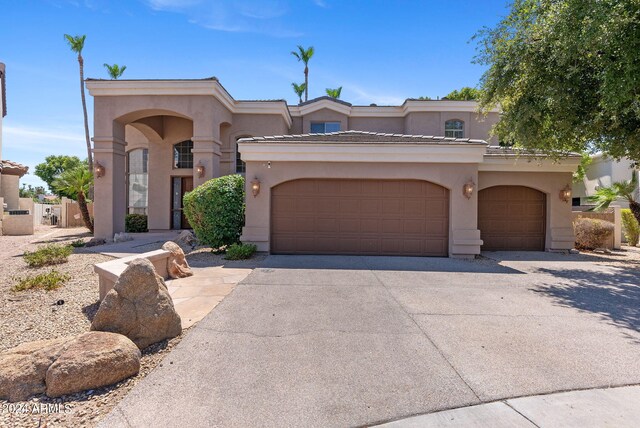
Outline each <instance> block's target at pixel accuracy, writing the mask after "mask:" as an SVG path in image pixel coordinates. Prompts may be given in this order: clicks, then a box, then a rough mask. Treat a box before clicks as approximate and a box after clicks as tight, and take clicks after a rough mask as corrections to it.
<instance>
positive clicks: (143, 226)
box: [124, 214, 149, 233]
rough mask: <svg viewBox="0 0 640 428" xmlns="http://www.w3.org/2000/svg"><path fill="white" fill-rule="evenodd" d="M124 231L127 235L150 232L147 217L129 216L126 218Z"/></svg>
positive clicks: (140, 215) (142, 215)
mask: <svg viewBox="0 0 640 428" xmlns="http://www.w3.org/2000/svg"><path fill="white" fill-rule="evenodd" d="M124 231H125V232H127V233H142V232H148V231H149V229H148V228H147V216H146V215H144V214H127V215H126V217H125V218H124Z"/></svg>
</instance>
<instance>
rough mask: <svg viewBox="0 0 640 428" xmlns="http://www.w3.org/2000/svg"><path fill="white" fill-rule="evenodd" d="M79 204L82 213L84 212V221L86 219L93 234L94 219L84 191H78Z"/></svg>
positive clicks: (86, 223) (85, 223)
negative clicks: (90, 213)
mask: <svg viewBox="0 0 640 428" xmlns="http://www.w3.org/2000/svg"><path fill="white" fill-rule="evenodd" d="M78 205H79V206H80V213H81V214H82V221H84V225H85V226H86V227H87V229H89V230H90V231H91V234H93V221H92V220H91V216H90V215H89V207H87V200H86V199H85V197H84V192H82V191H80V192H78Z"/></svg>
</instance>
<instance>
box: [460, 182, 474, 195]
mask: <svg viewBox="0 0 640 428" xmlns="http://www.w3.org/2000/svg"><path fill="white" fill-rule="evenodd" d="M475 187H476V183H474V182H473V180H469V181H467V182H466V183H464V186H462V194H463V195H464V197H465V198H467V199H471V196H472V195H473V189H475Z"/></svg>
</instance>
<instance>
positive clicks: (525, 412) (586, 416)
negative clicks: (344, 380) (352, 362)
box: [377, 385, 640, 428]
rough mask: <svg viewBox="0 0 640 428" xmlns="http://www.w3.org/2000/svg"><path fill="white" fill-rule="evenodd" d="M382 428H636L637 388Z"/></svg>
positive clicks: (468, 410) (484, 407)
mask: <svg viewBox="0 0 640 428" xmlns="http://www.w3.org/2000/svg"><path fill="white" fill-rule="evenodd" d="M377 426H379V427H384V428H418V427H420V428H429V427H432V428H447V427H462V426H463V427H467V428H483V427H491V428H501V427H505V428H507V427H515V428H517V427H523V428H527V427H580V428H586V427H617V428H623V427H629V428H631V427H638V426H640V386H638V385H635V386H626V387H620V388H610V389H591V390H587V391H571V392H562V393H558V394H549V395H537V396H533V397H523V398H515V399H511V400H505V401H499V402H493V403H488V404H481V405H479V406H471V407H463V408H460V409H454V410H446V411H443V412H436V413H431V414H428V415H420V416H414V417H411V418H407V419H402V420H399V421H394V422H389V423H386V424H382V425H377Z"/></svg>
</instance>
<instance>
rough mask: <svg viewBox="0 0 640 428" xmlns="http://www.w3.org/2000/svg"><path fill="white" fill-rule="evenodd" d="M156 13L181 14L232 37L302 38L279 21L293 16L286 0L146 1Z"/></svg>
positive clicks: (197, 23) (196, 22)
mask: <svg viewBox="0 0 640 428" xmlns="http://www.w3.org/2000/svg"><path fill="white" fill-rule="evenodd" d="M144 1H145V3H146V4H147V5H148V6H149V7H150V8H151V9H153V10H156V11H164V12H175V13H181V14H183V15H185V16H187V19H188V22H190V23H192V24H196V25H200V26H202V27H205V28H208V29H211V30H217V31H225V32H231V33H260V34H266V35H270V36H274V37H299V36H300V35H302V33H300V32H298V31H294V30H291V29H288V28H286V27H285V26H284V22H283V21H281V20H279V18H281V17H283V16H284V15H286V14H287V13H288V12H289V5H288V2H287V1H284V0H186V1H180V0H144Z"/></svg>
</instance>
